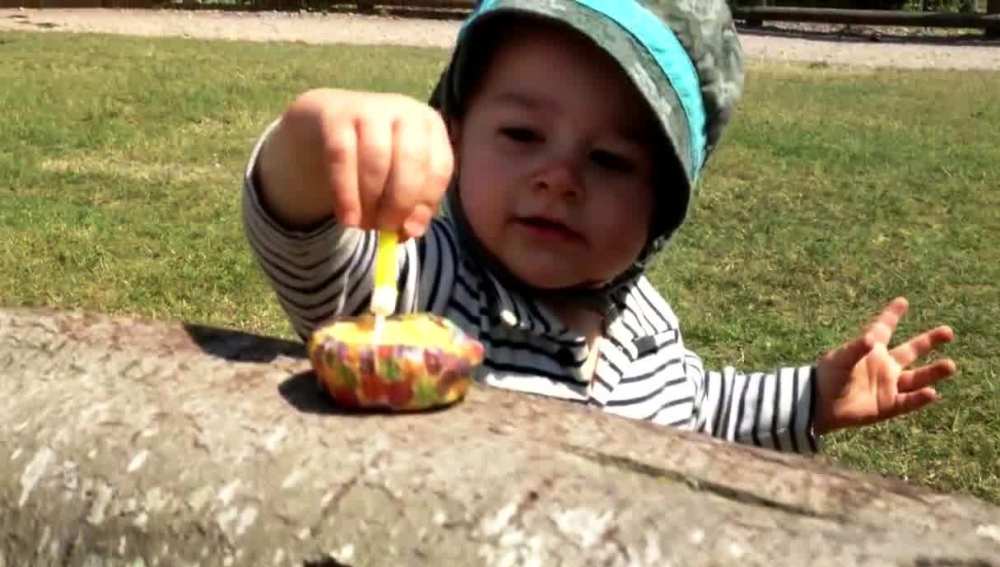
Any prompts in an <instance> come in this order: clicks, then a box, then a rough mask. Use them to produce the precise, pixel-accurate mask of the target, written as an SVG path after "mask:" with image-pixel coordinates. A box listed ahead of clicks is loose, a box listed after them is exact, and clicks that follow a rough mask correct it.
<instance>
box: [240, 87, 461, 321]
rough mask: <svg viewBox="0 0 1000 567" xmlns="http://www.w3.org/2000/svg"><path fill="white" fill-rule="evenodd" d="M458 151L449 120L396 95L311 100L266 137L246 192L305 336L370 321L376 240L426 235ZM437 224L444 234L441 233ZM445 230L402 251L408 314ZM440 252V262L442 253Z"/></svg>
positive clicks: (257, 245) (335, 94)
mask: <svg viewBox="0 0 1000 567" xmlns="http://www.w3.org/2000/svg"><path fill="white" fill-rule="evenodd" d="M451 159H452V158H451V147H450V144H449V141H448V138H447V134H446V133H445V130H444V126H443V123H442V122H441V119H440V117H439V116H438V115H437V114H436V113H435V112H434V111H433V110H432V109H430V108H429V107H427V106H426V105H423V104H422V103H419V102H417V101H415V100H411V99H407V98H404V97H401V96H397V95H381V94H372V93H349V92H344V91H313V92H310V93H306V94H305V95H303V96H301V97H299V99H297V100H296V101H295V102H294V103H293V104H292V105H291V106H290V107H289V109H288V111H286V112H285V114H284V115H283V116H282V118H281V120H279V121H276V122H275V123H274V124H272V126H271V127H270V128H269V129H268V131H267V132H266V133H265V134H264V136H262V138H261V141H260V142H259V143H258V145H257V147H256V148H255V149H254V152H253V154H252V155H251V159H250V164H249V166H248V168H247V175H246V179H245V184H244V192H243V195H244V199H243V218H244V225H245V229H246V235H247V238H248V241H249V243H250V245H251V248H252V249H253V251H254V252H255V254H256V256H257V259H258V262H259V263H260V265H261V267H262V268H263V271H264V273H265V275H266V276H267V277H268V279H269V280H270V282H271V284H272V286H273V287H274V289H275V291H276V292H277V294H278V297H279V300H280V301H281V304H282V307H284V309H285V311H286V312H287V313H288V315H289V318H290V319H291V322H292V324H293V326H294V327H295V329H296V331H297V332H298V333H299V334H300V335H301V336H303V337H306V336H308V334H309V333H310V332H311V331H312V329H313V328H314V327H315V326H316V325H317V324H318V323H320V322H322V321H323V320H325V319H327V318H329V317H331V316H334V315H339V314H352V313H356V312H358V311H362V310H364V308H365V307H366V305H367V302H368V294H369V293H370V291H371V285H370V284H371V281H370V280H371V274H370V270H371V264H372V260H373V256H374V238H373V233H371V232H366V231H363V230H359V228H361V227H363V228H373V227H385V228H390V229H396V230H398V231H399V232H400V234H401V235H402V236H403V237H413V236H419V235H421V234H422V233H423V232H424V231H426V230H427V228H428V225H429V223H430V219H431V216H432V215H433V213H434V210H435V209H436V208H437V205H438V202H439V201H440V198H441V196H442V195H443V193H444V190H445V189H446V187H447V183H448V179H449V178H450V173H451ZM435 224H437V223H435ZM442 231H443V229H442V228H441V227H438V228H436V229H435V230H434V231H432V232H433V233H434V234H430V235H428V238H425V239H421V242H420V245H419V246H418V245H417V244H416V243H415V242H414V240H413V239H410V240H409V241H408V242H406V244H405V245H404V246H401V247H400V263H401V267H400V272H399V273H400V288H401V290H400V291H401V296H400V304H399V305H400V309H402V310H407V311H408V310H414V309H416V308H417V305H416V301H417V287H418V275H419V274H418V273H417V272H418V266H419V264H420V262H418V257H422V256H424V255H429V256H434V258H433V260H434V261H435V262H438V263H439V264H440V263H442V262H445V261H446V260H447V259H446V258H441V257H439V252H442V253H443V252H446V251H447V249H446V248H445V247H442V246H439V244H440V243H439V242H438V241H439V240H441V234H439V233H441V232H442ZM436 250H437V252H435V251H436Z"/></svg>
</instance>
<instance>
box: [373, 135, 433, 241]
mask: <svg viewBox="0 0 1000 567" xmlns="http://www.w3.org/2000/svg"><path fill="white" fill-rule="evenodd" d="M427 130H428V124H427V122H426V121H425V120H422V119H421V117H415V116H414V117H411V116H406V117H401V118H398V119H397V120H396V121H395V122H394V124H393V142H392V166H391V167H390V169H389V176H388V178H387V179H386V182H385V188H384V189H383V191H382V195H381V197H380V199H379V202H378V213H377V215H376V219H377V223H378V228H383V229H393V230H398V229H400V228H402V227H403V223H404V222H405V221H406V220H407V218H408V217H409V215H410V213H412V212H413V208H414V207H415V206H416V205H417V202H418V199H420V198H421V197H422V192H423V190H424V183H425V181H426V179H427V168H428V165H429V163H430V153H429V152H428V148H427V134H428V132H427Z"/></svg>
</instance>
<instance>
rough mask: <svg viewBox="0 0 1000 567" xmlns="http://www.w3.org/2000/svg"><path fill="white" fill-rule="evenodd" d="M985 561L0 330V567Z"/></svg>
mask: <svg viewBox="0 0 1000 567" xmlns="http://www.w3.org/2000/svg"><path fill="white" fill-rule="evenodd" d="M998 558H1000V509H998V508H996V507H993V506H991V505H989V504H987V503H984V502H981V501H978V500H975V499H972V498H969V497H965V496H957V495H947V494H939V493H935V492H932V491H930V490H927V489H924V488H919V487H914V486H911V485H907V484H905V483H902V482H899V481H895V480H889V479H883V478H880V477H876V476H871V475H864V474H860V473H856V472H851V471H846V470H842V469H838V468H834V467H830V466H829V465H827V464H824V463H822V462H820V461H819V460H815V459H806V458H801V457H797V456H793V455H784V454H779V453H776V452H769V451H764V450H754V449H749V448H745V447H740V446H736V445H732V444H726V443H722V442H717V441H714V440H712V439H709V438H707V437H704V436H700V435H694V434H686V433H680V432H677V431H674V430H668V429H664V428H659V427H656V426H653V425H649V424H645V423H639V422H632V421H626V420H623V419H618V418H614V417H611V416H608V415H605V414H603V413H600V412H599V411H596V410H588V409H586V408H582V407H577V406H573V405H569V404H565V403H560V402H556V401H553V400H546V399H539V398H535V397H530V396H526V395H518V394H514V393H509V392H504V391H500V390H494V389H488V388H485V387H477V388H473V389H472V391H471V392H470V394H469V397H468V398H467V399H466V400H465V401H464V402H462V403H460V404H458V405H457V406H454V407H452V408H450V409H446V410H443V411H437V412H433V413H423V414H411V415H386V414H376V415H370V414H369V415H357V414H346V413H341V412H339V411H338V410H337V409H336V408H334V407H333V406H331V405H330V403H329V402H328V401H327V398H326V397H325V396H324V395H323V394H322V393H321V392H320V390H319V389H318V388H317V386H316V383H315V378H314V376H313V374H312V373H311V372H310V370H309V363H308V361H307V360H306V359H305V358H304V355H303V350H302V347H301V345H298V344H296V343H290V342H285V341H282V340H277V339H271V338H266V337H259V336H253V335H248V334H244V333H241V332H238V331H228V330H221V329H211V328H206V327H199V326H193V325H183V324H170V323H157V322H147V321H140V320H132V319H127V318H109V317H105V316H97V315H86V314H78V313H56V312H48V311H33V310H0V566H2V567H13V566H17V567H20V566H23V565H74V566H76V565H85V566H88V567H96V566H111V565H115V566H118V565H122V566H124V565H130V566H131V565H145V566H153V565H205V566H208V565H211V566H217V565H223V566H231V565H299V566H306V565H311V566H321V565H325V566H337V565H352V566H361V565H434V566H443V565H449V566H450V565H539V566H548V565H623V566H624V565H684V566H688V565H729V564H739V565H813V566H823V565H830V566H838V567H842V566H848V565H908V566H909V565H912V566H933V565H940V566H944V565H949V566H988V565H1000V560H998Z"/></svg>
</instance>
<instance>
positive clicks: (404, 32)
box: [0, 9, 1000, 70]
mask: <svg viewBox="0 0 1000 567" xmlns="http://www.w3.org/2000/svg"><path fill="white" fill-rule="evenodd" d="M460 25H461V23H460V22H458V21H455V20H435V19H421V18H398V17H382V16H363V15H356V14H315V13H299V12H290V13H288V12H252V13H250V12H213V11H194V12H192V11H176V10H110V9H73V10H64V9H41V10H36V9H5V10H0V31H3V30H39V31H56V32H60V31H61V32H98V33H118V34H127V35H139V36H177V37H190V38H199V39H227V40H244V41H300V42H304V43H316V44H324V43H353V44H362V45H366V44H395V45H414V46H424V47H443V48H447V47H450V46H451V45H452V44H453V43H454V41H455V37H456V36H457V34H458V29H459V26H460ZM742 39H743V46H744V50H745V51H746V54H747V56H748V57H749V58H751V59H766V60H769V61H804V62H812V63H822V64H829V65H854V66H864V67H898V68H910V69H931V68H933V69H982V70H1000V42H998V41H986V40H983V39H981V35H976V32H970V33H965V32H960V33H959V34H955V33H954V32H950V33H939V32H927V30H923V31H921V30H915V29H912V28H911V29H905V28H904V29H899V28H897V29H892V28H849V27H844V26H825V27H823V26H804V25H798V26H795V25H792V26H787V25H786V26H782V27H772V28H764V29H756V30H743V33H742Z"/></svg>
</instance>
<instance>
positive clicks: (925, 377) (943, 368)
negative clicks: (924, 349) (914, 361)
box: [898, 358, 958, 392]
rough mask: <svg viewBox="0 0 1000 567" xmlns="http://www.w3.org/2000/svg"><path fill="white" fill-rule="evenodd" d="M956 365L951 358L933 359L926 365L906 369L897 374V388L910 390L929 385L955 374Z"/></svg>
mask: <svg viewBox="0 0 1000 567" xmlns="http://www.w3.org/2000/svg"><path fill="white" fill-rule="evenodd" d="M957 370H958V367H957V366H956V365H955V362H954V361H952V360H951V359H947V358H945V359H941V360H937V361H934V362H933V363H931V364H928V365H927V366H921V367H920V368H916V369H914V370H907V371H906V372H903V373H902V374H900V375H899V383H898V388H899V391H900V392H912V391H914V390H919V389H921V388H926V387H927V386H931V385H933V384H935V383H937V382H939V381H941V380H944V379H945V378H949V377H951V376H952V375H954V374H955V372H956V371H957Z"/></svg>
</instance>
